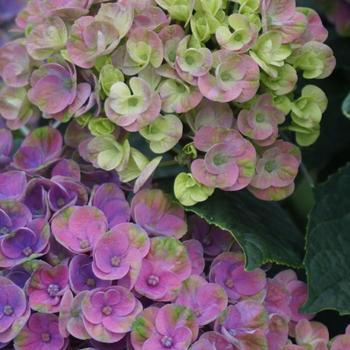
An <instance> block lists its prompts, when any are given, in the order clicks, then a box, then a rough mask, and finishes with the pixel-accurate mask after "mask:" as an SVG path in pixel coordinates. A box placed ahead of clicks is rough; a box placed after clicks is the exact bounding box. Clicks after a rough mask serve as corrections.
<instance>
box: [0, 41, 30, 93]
mask: <svg viewBox="0 0 350 350" xmlns="http://www.w3.org/2000/svg"><path fill="white" fill-rule="evenodd" d="M29 76H30V58H29V56H28V53H27V51H26V48H25V46H24V45H22V44H21V43H20V42H16V41H12V42H9V43H7V44H5V45H4V46H2V47H1V48H0V77H1V78H2V79H3V80H4V82H5V84H6V85H7V86H10V87H14V88H19V87H23V86H26V85H27V84H28V82H29Z"/></svg>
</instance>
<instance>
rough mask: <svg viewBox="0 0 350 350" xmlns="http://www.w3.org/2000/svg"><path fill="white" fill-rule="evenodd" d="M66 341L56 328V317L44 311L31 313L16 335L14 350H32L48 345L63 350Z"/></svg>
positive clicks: (53, 349) (55, 349) (53, 348)
mask: <svg viewBox="0 0 350 350" xmlns="http://www.w3.org/2000/svg"><path fill="white" fill-rule="evenodd" d="M67 345H68V342H67V341H66V339H64V337H62V335H61V334H60V333H59V330H58V317H57V316H56V315H49V314H44V313H35V314H32V315H31V317H30V319H29V321H28V323H27V324H26V326H25V327H24V328H23V329H22V331H21V332H20V333H19V335H18V336H17V337H16V339H15V342H14V347H15V349H16V350H34V349H43V348H45V347H49V348H50V349H52V350H65V349H66V348H67Z"/></svg>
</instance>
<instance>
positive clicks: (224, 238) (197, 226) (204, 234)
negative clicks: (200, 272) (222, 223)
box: [188, 215, 234, 257]
mask: <svg viewBox="0 0 350 350" xmlns="http://www.w3.org/2000/svg"><path fill="white" fill-rule="evenodd" d="M188 228H189V234H190V235H191V236H192V237H193V238H195V239H197V240H198V241H199V242H201V244H202V246H203V250H204V253H205V254H207V255H210V256H213V257H215V256H217V255H219V254H220V253H223V252H224V251H226V250H229V248H230V247H231V246H232V244H233V242H234V239H233V237H232V235H231V234H230V233H229V232H228V231H224V230H221V229H220V228H218V227H217V226H215V225H209V224H208V223H207V222H206V221H205V220H203V219H201V218H200V217H199V216H197V215H190V216H189V217H188Z"/></svg>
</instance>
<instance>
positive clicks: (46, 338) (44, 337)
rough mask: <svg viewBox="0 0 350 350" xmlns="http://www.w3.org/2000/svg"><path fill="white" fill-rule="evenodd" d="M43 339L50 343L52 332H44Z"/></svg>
mask: <svg viewBox="0 0 350 350" xmlns="http://www.w3.org/2000/svg"><path fill="white" fill-rule="evenodd" d="M41 340H42V341H43V342H44V343H48V342H49V341H50V340H51V334H50V333H47V332H45V333H42V334H41Z"/></svg>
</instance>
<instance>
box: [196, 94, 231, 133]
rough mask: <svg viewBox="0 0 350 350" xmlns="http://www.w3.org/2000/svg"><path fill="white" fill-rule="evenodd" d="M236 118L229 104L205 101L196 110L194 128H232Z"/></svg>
mask: <svg viewBox="0 0 350 350" xmlns="http://www.w3.org/2000/svg"><path fill="white" fill-rule="evenodd" d="M233 124H234V117H233V112H232V109H231V108H230V105H229V104H228V103H219V102H213V101H210V100H207V99H203V100H202V102H201V103H200V104H199V105H198V107H197V108H196V110H195V117H194V121H193V127H194V129H195V130H199V129H200V128H201V127H203V126H211V127H219V128H224V129H230V128H232V126H233Z"/></svg>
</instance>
